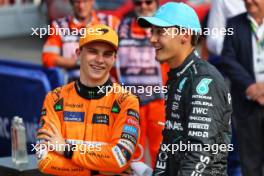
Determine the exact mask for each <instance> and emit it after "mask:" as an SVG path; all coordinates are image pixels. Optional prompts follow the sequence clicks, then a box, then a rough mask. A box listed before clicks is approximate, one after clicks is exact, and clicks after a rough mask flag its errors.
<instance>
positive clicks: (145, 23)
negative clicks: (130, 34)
mask: <svg viewBox="0 0 264 176" xmlns="http://www.w3.org/2000/svg"><path fill="white" fill-rule="evenodd" d="M138 24H139V26H141V27H143V28H147V27H151V26H159V27H171V26H174V25H173V24H171V23H168V22H167V21H164V20H161V19H160V18H157V17H139V18H138Z"/></svg>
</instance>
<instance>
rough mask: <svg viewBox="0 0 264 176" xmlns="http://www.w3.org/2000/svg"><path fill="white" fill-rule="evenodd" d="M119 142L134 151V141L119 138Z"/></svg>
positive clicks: (131, 151)
mask: <svg viewBox="0 0 264 176" xmlns="http://www.w3.org/2000/svg"><path fill="white" fill-rule="evenodd" d="M118 144H121V145H122V146H124V147H125V148H126V149H127V150H128V151H129V152H130V153H134V151H135V146H134V144H133V143H132V142H130V141H128V140H125V139H119V141H118Z"/></svg>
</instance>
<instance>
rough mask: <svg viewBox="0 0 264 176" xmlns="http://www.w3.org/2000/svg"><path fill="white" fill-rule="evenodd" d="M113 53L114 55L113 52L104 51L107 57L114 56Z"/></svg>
mask: <svg viewBox="0 0 264 176" xmlns="http://www.w3.org/2000/svg"><path fill="white" fill-rule="evenodd" d="M113 55H114V53H113V52H107V53H104V57H106V58H109V57H112V56H113Z"/></svg>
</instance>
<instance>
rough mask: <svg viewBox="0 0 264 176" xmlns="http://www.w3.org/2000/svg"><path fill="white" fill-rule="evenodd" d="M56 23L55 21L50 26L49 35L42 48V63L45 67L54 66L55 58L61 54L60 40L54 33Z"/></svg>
mask: <svg viewBox="0 0 264 176" xmlns="http://www.w3.org/2000/svg"><path fill="white" fill-rule="evenodd" d="M57 28H58V27H57V25H56V23H55V22H53V23H52V25H51V27H50V33H51V35H49V36H48V38H47V40H46V42H45V44H44V46H43V50H42V63H43V65H44V66H45V67H48V68H49V67H54V66H56V65H55V59H56V57H57V56H58V55H60V54H61V47H62V41H61V37H60V36H59V35H56V29H57Z"/></svg>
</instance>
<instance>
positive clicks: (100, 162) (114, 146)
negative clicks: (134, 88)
mask: <svg viewBox="0 0 264 176" xmlns="http://www.w3.org/2000/svg"><path fill="white" fill-rule="evenodd" d="M120 109H121V110H120V113H119V114H118V115H117V118H116V119H115V122H114V124H113V126H112V134H111V135H110V136H111V138H110V140H109V143H106V144H103V145H101V146H100V148H98V150H93V151H89V149H87V150H85V149H83V148H81V146H80V145H77V146H76V147H77V148H78V150H75V151H74V152H73V157H72V161H73V162H74V163H76V164H77V165H78V166H82V167H85V168H88V169H91V170H100V173H102V172H110V173H121V172H123V171H125V170H126V169H127V168H128V166H129V164H130V162H131V159H132V158H133V155H134V151H135V147H136V145H137V142H138V137H139V133H140V131H139V130H140V129H139V115H138V114H139V113H138V112H139V101H138V99H137V98H136V97H135V96H132V95H131V96H129V97H127V98H126V99H125V100H124V101H123V103H122V104H121V105H120ZM128 119H130V120H128ZM131 124H133V125H131ZM83 151H84V152H83ZM98 156H103V157H98Z"/></svg>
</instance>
